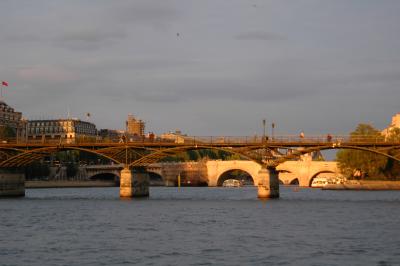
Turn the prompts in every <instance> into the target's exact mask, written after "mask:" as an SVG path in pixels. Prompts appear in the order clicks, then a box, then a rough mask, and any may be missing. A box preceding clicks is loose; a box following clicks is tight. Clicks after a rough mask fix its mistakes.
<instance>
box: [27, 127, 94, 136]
mask: <svg viewBox="0 0 400 266" xmlns="http://www.w3.org/2000/svg"><path fill="white" fill-rule="evenodd" d="M28 132H29V134H35V133H36V134H39V133H62V132H76V133H82V134H89V135H96V133H97V131H96V130H95V129H83V128H79V127H78V128H76V129H75V128H73V127H67V128H63V127H41V128H39V127H36V128H34V127H31V128H28Z"/></svg>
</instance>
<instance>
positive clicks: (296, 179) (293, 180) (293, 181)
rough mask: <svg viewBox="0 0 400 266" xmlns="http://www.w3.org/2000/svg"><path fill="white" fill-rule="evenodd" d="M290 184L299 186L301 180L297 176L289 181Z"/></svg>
mask: <svg viewBox="0 0 400 266" xmlns="http://www.w3.org/2000/svg"><path fill="white" fill-rule="evenodd" d="M289 185H292V186H299V185H300V181H299V179H298V178H297V177H296V178H294V179H292V180H291V181H290V182H289Z"/></svg>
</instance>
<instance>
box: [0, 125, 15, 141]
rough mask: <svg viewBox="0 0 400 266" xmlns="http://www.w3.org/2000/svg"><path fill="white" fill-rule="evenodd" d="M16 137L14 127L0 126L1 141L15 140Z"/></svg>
mask: <svg viewBox="0 0 400 266" xmlns="http://www.w3.org/2000/svg"><path fill="white" fill-rule="evenodd" d="M16 135H17V134H16V132H15V130H14V129H13V128H12V127H10V126H7V125H2V126H0V139H9V138H15V136H16Z"/></svg>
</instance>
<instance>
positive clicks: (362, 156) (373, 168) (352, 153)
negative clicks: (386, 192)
mask: <svg viewBox="0 0 400 266" xmlns="http://www.w3.org/2000/svg"><path fill="white" fill-rule="evenodd" d="M360 137H361V138H371V139H374V140H375V139H376V140H383V139H384V137H383V136H382V135H381V133H380V132H379V131H378V130H377V129H375V128H373V127H372V126H371V125H368V124H359V125H358V126H357V128H356V129H355V131H353V132H351V133H350V140H357V139H358V140H359V139H360ZM336 160H337V161H338V163H339V168H340V170H341V171H342V173H343V174H344V175H346V176H347V177H352V176H353V173H354V172H355V171H357V170H358V171H360V172H361V173H362V177H363V178H367V179H382V178H385V177H384V175H383V172H384V169H385V167H386V164H387V161H388V160H387V158H386V157H385V156H382V155H378V154H374V153H372V152H367V151H360V150H348V149H347V150H340V151H339V152H338V153H337V154H336Z"/></svg>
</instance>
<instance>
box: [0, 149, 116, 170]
mask: <svg viewBox="0 0 400 266" xmlns="http://www.w3.org/2000/svg"><path fill="white" fill-rule="evenodd" d="M68 150H77V151H84V152H87V153H92V154H95V155H98V156H100V157H103V158H106V159H109V160H111V161H113V162H115V163H117V164H121V162H119V161H117V160H116V159H115V158H112V157H110V156H108V155H106V154H103V153H100V152H98V151H96V150H91V149H85V148H80V147H63V146H57V147H44V148H38V149H34V150H29V151H23V153H19V154H17V155H15V156H12V157H10V158H8V159H7V160H4V161H2V162H1V163H0V167H21V166H27V165H29V164H31V163H33V162H34V161H37V160H40V159H42V158H44V157H46V156H48V155H49V154H51V153H57V152H60V151H68Z"/></svg>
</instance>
